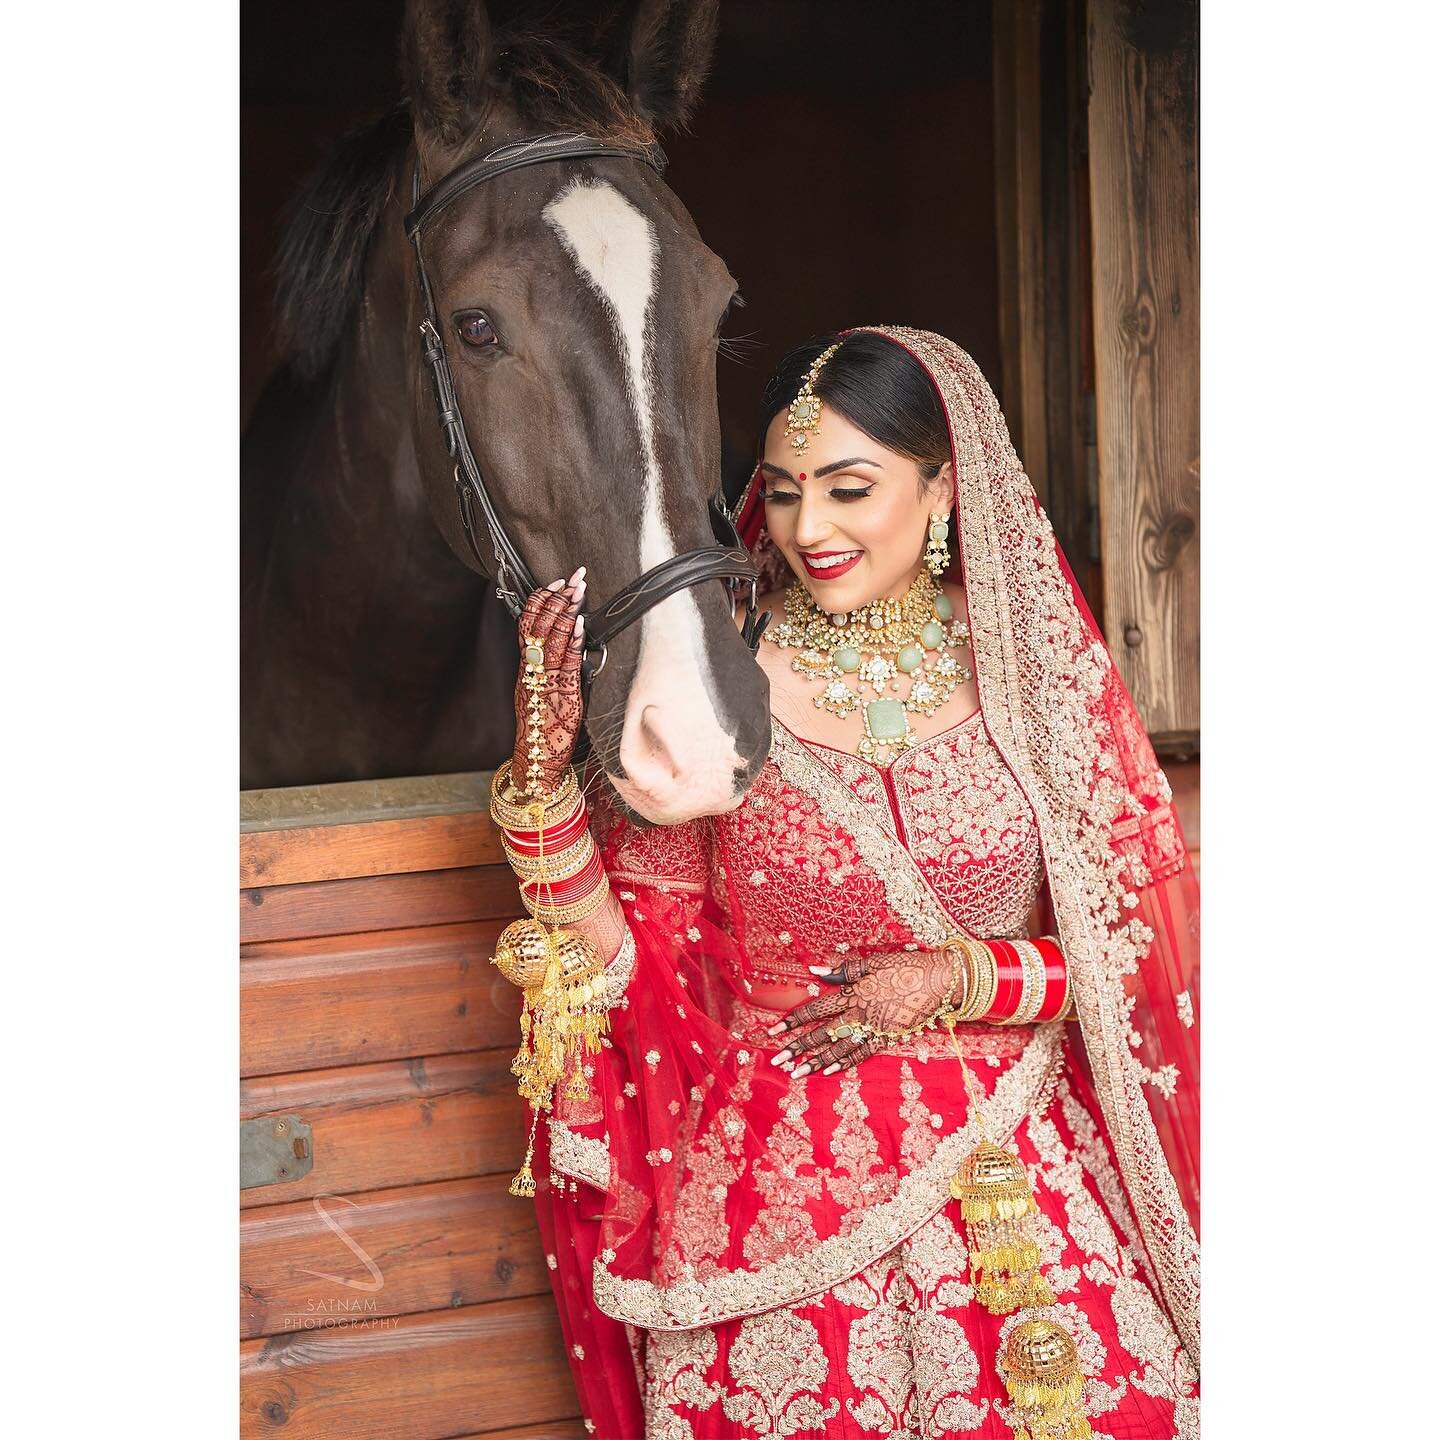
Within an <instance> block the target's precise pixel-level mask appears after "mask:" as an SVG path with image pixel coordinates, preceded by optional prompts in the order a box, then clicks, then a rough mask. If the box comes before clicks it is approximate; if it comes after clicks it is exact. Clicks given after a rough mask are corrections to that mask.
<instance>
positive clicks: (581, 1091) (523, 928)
mask: <svg viewBox="0 0 1440 1440" xmlns="http://www.w3.org/2000/svg"><path fill="white" fill-rule="evenodd" d="M490 963H491V964H492V965H494V966H495V968H496V969H497V970H499V972H500V973H501V974H502V975H503V976H504V977H505V978H506V979H507V980H508V981H510V983H511V984H512V985H517V986H519V987H520V989H521V991H522V992H523V993H524V996H525V1000H524V1004H523V1005H522V1007H521V1011H520V1048H519V1050H518V1051H517V1052H516V1054H515V1058H514V1060H513V1061H511V1064H510V1073H511V1074H512V1075H514V1076H515V1077H516V1079H517V1080H518V1081H519V1090H520V1094H521V1096H522V1097H523V1098H525V1099H526V1100H528V1101H529V1102H530V1104H531V1106H532V1108H533V1110H534V1112H535V1119H534V1120H532V1124H531V1141H530V1144H531V1146H532V1147H533V1145H534V1127H535V1123H538V1116H539V1112H540V1111H541V1110H548V1109H549V1108H550V1106H551V1103H552V1100H553V1096H554V1093H555V1086H556V1084H557V1083H558V1082H559V1081H560V1079H561V1078H562V1077H563V1076H565V1075H566V1074H567V1073H568V1076H569V1078H568V1081H567V1083H566V1086H565V1094H566V1096H567V1097H569V1098H570V1099H574V1100H585V1099H588V1098H589V1094H590V1089H589V1085H588V1083H587V1081H586V1078H585V1073H584V1068H583V1062H584V1057H585V1056H586V1055H592V1054H594V1053H595V1051H596V1050H597V1049H598V1048H599V1046H600V1037H601V1036H602V1035H603V1034H604V1033H605V1032H606V1030H608V1029H609V1023H610V1017H609V1013H608V1011H607V1007H606V1004H605V966H604V963H603V962H602V961H601V959H600V956H599V953H598V952H597V951H596V949H595V947H594V946H593V945H592V944H591V943H590V942H589V941H588V940H586V939H585V938H584V936H582V935H577V934H576V933H575V932H574V931H573V930H563V929H559V928H553V929H547V928H546V927H545V926H544V925H542V924H540V923H539V921H537V920H517V921H515V923H514V924H513V925H507V926H506V927H505V929H504V930H503V931H501V933H500V938H499V940H498V941H497V942H496V945H495V954H494V955H493V956H491V960H490ZM530 1153H531V1151H530V1149H529V1148H527V1150H526V1152H525V1162H524V1164H523V1165H521V1167H520V1173H519V1174H518V1175H516V1177H515V1178H514V1180H512V1181H511V1182H510V1193H511V1194H512V1195H533V1194H534V1193H535V1179H534V1176H533V1174H532V1173H531V1171H530Z"/></svg>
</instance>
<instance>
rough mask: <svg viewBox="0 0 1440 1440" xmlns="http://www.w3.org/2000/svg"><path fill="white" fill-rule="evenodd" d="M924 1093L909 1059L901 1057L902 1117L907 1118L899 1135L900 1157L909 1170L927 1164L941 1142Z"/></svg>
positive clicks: (917, 1168) (904, 1119)
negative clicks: (932, 1121)
mask: <svg viewBox="0 0 1440 1440" xmlns="http://www.w3.org/2000/svg"><path fill="white" fill-rule="evenodd" d="M923 1095H924V1087H923V1086H922V1085H921V1084H920V1082H919V1081H918V1080H917V1079H916V1078H915V1072H914V1071H913V1070H912V1069H911V1068H910V1062H909V1061H908V1060H902V1061H901V1062H900V1118H901V1119H902V1120H903V1121H904V1122H905V1131H904V1133H903V1134H902V1135H901V1136H900V1161H901V1164H903V1165H904V1166H905V1168H906V1169H907V1170H919V1169H921V1168H922V1167H923V1166H924V1165H926V1164H927V1163H928V1162H929V1160H930V1157H931V1156H932V1155H933V1154H934V1153H935V1148H936V1146H937V1145H939V1143H940V1134H939V1132H938V1131H937V1130H936V1129H935V1127H934V1126H933V1125H932V1124H931V1123H930V1106H929V1105H927V1104H926V1103H925V1100H924V1099H923ZM942 1119H943V1117H942Z"/></svg>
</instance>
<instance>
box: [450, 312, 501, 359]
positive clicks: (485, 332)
mask: <svg viewBox="0 0 1440 1440" xmlns="http://www.w3.org/2000/svg"><path fill="white" fill-rule="evenodd" d="M455 328H456V329H457V330H458V331H459V332H460V338H461V339H462V340H463V341H464V342H465V343H466V344H467V345H474V346H475V347H476V349H480V350H483V349H484V348H485V347H486V346H487V345H498V344H499V343H500V337H499V336H498V335H496V333H495V327H494V326H493V325H492V324H491V323H490V317H489V316H488V315H487V314H486V313H485V312H484V311H483V310H467V311H465V313H464V314H463V315H457V316H456V317H455Z"/></svg>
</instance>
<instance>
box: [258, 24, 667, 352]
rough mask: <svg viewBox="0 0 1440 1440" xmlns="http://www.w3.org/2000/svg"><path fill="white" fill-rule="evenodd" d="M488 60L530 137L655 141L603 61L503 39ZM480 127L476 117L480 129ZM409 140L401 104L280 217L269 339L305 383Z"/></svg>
mask: <svg viewBox="0 0 1440 1440" xmlns="http://www.w3.org/2000/svg"><path fill="white" fill-rule="evenodd" d="M493 54H494V56H495V58H494V60H493V62H492V64H491V67H490V73H489V76H488V77H487V78H488V85H489V89H490V94H491V96H492V101H493V102H503V101H506V100H508V102H509V105H510V107H511V108H513V109H514V110H515V111H516V112H517V113H518V115H519V117H520V120H521V122H522V123H523V124H524V125H525V127H526V128H527V129H528V130H530V131H532V132H533V133H538V134H544V133H547V132H550V131H560V130H574V131H583V132H585V133H586V134H590V135H594V136H596V137H603V138H605V139H608V140H614V141H617V142H621V143H627V144H632V145H648V144H651V143H652V142H653V141H654V139H655V135H654V132H653V130H652V129H651V127H650V126H649V125H648V124H647V123H646V122H645V121H644V120H643V119H641V117H640V116H639V115H637V114H636V113H635V110H634V108H633V107H632V106H631V104H630V101H629V99H628V98H627V96H626V94H625V92H624V90H623V89H621V87H620V86H619V85H618V84H617V83H616V82H615V81H614V80H613V79H612V78H611V77H610V76H609V75H608V74H607V73H606V72H605V70H604V69H603V68H602V66H601V63H600V61H599V60H598V59H596V58H593V57H592V56H590V55H588V54H586V53H585V51H584V50H583V49H581V48H580V46H579V45H578V44H575V43H572V41H571V40H570V39H568V38H566V37H565V36H563V35H561V34H557V33H555V32H554V31H553V30H552V31H548V32H546V33H543V34H541V33H536V32H533V31H512V32H510V33H505V32H503V31H502V32H500V33H498V34H497V35H496V36H495V39H494V47H493ZM484 119H485V117H484V116H480V117H477V122H476V128H477V129H478V128H479V127H480V126H482V125H483V123H484ZM413 135H414V121H413V118H412V115H411V110H410V105H409V102H408V101H407V102H404V103H402V104H400V105H398V106H396V107H395V108H394V109H391V110H389V111H387V112H386V113H385V114H383V115H381V116H379V117H378V118H377V119H374V120H371V121H369V122H367V123H366V124H363V125H361V126H359V127H358V128H356V129H354V130H351V131H349V132H348V133H347V134H345V135H343V136H342V137H341V138H340V140H339V141H338V142H337V143H336V145H335V146H334V148H333V149H332V150H331V151H330V153H329V155H328V156H327V157H326V158H325V160H324V161H323V162H322V164H321V165H320V167H319V168H318V169H317V170H316V171H315V172H314V174H312V175H311V176H310V178H309V179H308V180H307V181H306V182H305V184H304V185H303V186H302V187H301V188H300V190H299V191H298V192H297V194H296V195H295V197H294V198H293V199H292V200H291V201H290V203H289V205H288V206H287V207H286V210H285V213H284V217H283V222H282V225H283V228H282V232H281V238H280V245H279V249H278V252H277V254H276V259H275V265H274V275H275V301H276V304H275V313H276V332H277V337H278V339H279V341H280V345H281V348H282V351H283V353H284V355H285V356H286V357H287V358H288V359H289V360H290V361H291V362H292V363H293V364H294V366H295V368H296V370H297V371H298V372H299V373H300V374H301V375H302V376H304V377H306V378H311V379H313V378H315V377H316V376H318V375H320V374H321V373H322V372H323V371H324V370H325V368H326V366H327V365H328V364H329V363H330V361H331V359H332V358H333V357H334V355H335V352H336V350H337V349H338V348H339V345H340V342H341V340H342V339H343V337H344V333H345V326H346V322H347V321H348V320H349V318H350V312H351V310H352V309H353V307H354V304H355V301H356V300H357V298H358V297H359V294H360V287H361V282H362V279H363V275H364V270H365V258H366V255H367V254H368V252H369V248H370V239H371V236H372V235H373V234H374V233H375V227H376V225H377V224H378V223H379V220H380V217H381V215H382V214H383V213H384V211H385V207H386V206H387V205H388V204H389V203H390V201H391V200H392V199H393V198H394V197H395V187H396V184H397V183H398V181H399V180H400V178H401V177H400V173H399V160H400V158H401V157H402V156H403V155H404V154H405V152H406V150H407V149H408V147H409V145H410V141H411V139H412V138H413ZM405 198H406V199H407V200H408V195H407V196H406V197H405Z"/></svg>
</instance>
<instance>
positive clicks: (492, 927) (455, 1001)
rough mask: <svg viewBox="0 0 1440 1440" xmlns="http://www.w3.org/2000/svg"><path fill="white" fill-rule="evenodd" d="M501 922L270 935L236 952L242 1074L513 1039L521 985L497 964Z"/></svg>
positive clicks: (437, 1051)
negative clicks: (307, 935)
mask: <svg viewBox="0 0 1440 1440" xmlns="http://www.w3.org/2000/svg"><path fill="white" fill-rule="evenodd" d="M505 924H506V922H505V921H504V920H484V921H480V922H478V923H472V924H466V925H426V926H421V927H418V928H417V927H411V928H407V929H403V930H382V931H379V932H377V933H374V934H370V935H354V936H350V935H326V936H318V937H313V938H309V939H304V940H280V941H268V942H262V943H259V944H255V945H247V946H244V947H242V950H241V954H240V1073H241V1074H242V1075H246V1076H249V1075H274V1074H279V1073H280V1072H282V1071H291V1070H314V1069H319V1068H322V1067H324V1066H329V1065H359V1064H363V1063H365V1062H368V1061H377V1060H394V1059H400V1058H402V1057H404V1056H408V1055H443V1054H448V1053H452V1052H456V1051H461V1050H487V1049H490V1048H492V1047H495V1046H502V1045H507V1044H511V1043H514V1042H515V1040H516V1038H517V1037H518V1035H519V1033H520V1031H519V1024H518V1022H519V1015H520V992H519V991H518V990H517V989H516V988H515V987H514V986H513V985H511V984H510V983H509V981H507V980H506V979H505V978H504V977H503V976H502V975H501V974H500V972H499V971H498V970H496V969H495V967H494V966H493V965H491V964H490V956H491V955H493V954H494V953H495V941H496V938H497V937H498V935H499V933H500V931H501V930H502V929H503V928H504V926H505Z"/></svg>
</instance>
